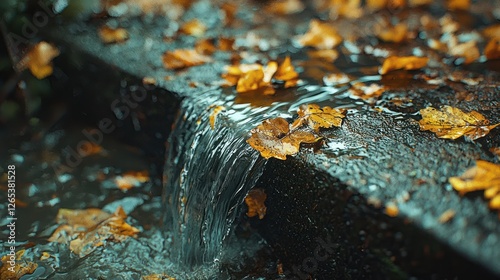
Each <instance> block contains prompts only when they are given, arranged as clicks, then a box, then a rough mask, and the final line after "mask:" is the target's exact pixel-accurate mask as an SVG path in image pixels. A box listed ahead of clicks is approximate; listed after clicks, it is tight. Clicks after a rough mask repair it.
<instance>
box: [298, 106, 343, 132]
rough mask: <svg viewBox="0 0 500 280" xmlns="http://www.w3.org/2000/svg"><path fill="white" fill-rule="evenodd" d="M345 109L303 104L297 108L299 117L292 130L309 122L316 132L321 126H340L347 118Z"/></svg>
mask: <svg viewBox="0 0 500 280" xmlns="http://www.w3.org/2000/svg"><path fill="white" fill-rule="evenodd" d="M345 113H346V110H345V109H332V108H331V107H329V106H325V107H323V108H320V107H319V106H318V105H316V104H307V105H302V106H300V108H299V109H298V110H297V114H298V115H299V117H298V118H297V119H296V120H295V121H294V122H293V124H292V130H293V129H297V128H298V127H300V126H302V125H303V124H307V125H308V126H309V127H310V128H311V129H314V130H315V131H316V132H318V131H319V129H320V128H331V127H333V126H336V127H340V126H341V125H342V119H343V118H345Z"/></svg>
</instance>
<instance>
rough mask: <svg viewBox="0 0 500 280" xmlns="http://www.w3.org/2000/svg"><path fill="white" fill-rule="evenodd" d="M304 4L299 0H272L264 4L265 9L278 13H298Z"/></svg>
mask: <svg viewBox="0 0 500 280" xmlns="http://www.w3.org/2000/svg"><path fill="white" fill-rule="evenodd" d="M304 8H305V6H304V4H303V3H302V1H300V0H274V1H271V3H269V4H268V5H267V6H266V10H267V11H268V12H270V13H273V14H278V15H291V14H296V13H300V12H302V11H303V10H304Z"/></svg>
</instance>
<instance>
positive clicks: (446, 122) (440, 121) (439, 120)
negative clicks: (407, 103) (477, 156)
mask: <svg viewBox="0 0 500 280" xmlns="http://www.w3.org/2000/svg"><path fill="white" fill-rule="evenodd" d="M420 114H421V115H422V119H421V120H420V121H419V124H420V130H430V131H432V132H434V133H436V135H437V136H438V137H439V138H445V139H457V138H460V137H461V136H467V137H468V138H470V139H471V140H476V139H478V138H481V137H483V136H485V135H487V134H488V133H489V132H490V130H492V129H493V128H495V127H497V126H498V125H500V123H498V124H494V125H490V122H489V121H488V120H487V119H486V118H485V117H484V116H483V115H481V114H480V113H478V112H476V111H472V112H470V113H465V112H463V111H462V110H460V109H458V108H455V107H451V106H443V107H442V108H441V110H437V109H435V108H432V107H428V108H425V109H422V110H420Z"/></svg>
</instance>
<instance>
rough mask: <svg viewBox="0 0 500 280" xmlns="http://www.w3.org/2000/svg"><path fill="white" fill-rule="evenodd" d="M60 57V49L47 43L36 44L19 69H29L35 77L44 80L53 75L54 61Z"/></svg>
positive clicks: (21, 62)
mask: <svg viewBox="0 0 500 280" xmlns="http://www.w3.org/2000/svg"><path fill="white" fill-rule="evenodd" d="M57 56H59V49H57V48H56V47H55V46H54V45H52V44H49V43H47V42H44V41H42V42H40V43H38V44H36V45H35V46H34V47H33V48H32V49H31V50H30V51H29V52H28V54H27V55H26V56H25V57H23V58H22V59H21V61H20V62H19V63H18V65H17V68H18V69H19V70H24V69H26V68H29V69H30V71H31V73H32V74H33V76H35V77H36V78H37V79H43V78H46V77H48V76H50V75H52V72H53V70H54V69H53V67H52V60H53V59H54V58H55V57H57Z"/></svg>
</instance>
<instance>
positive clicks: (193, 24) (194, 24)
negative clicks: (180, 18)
mask: <svg viewBox="0 0 500 280" xmlns="http://www.w3.org/2000/svg"><path fill="white" fill-rule="evenodd" d="M206 30H207V27H206V26H205V25H204V24H203V23H202V22H201V21H199V20H197V19H193V20H190V21H188V22H186V23H184V24H183V25H182V26H181V28H180V29H179V31H180V32H181V33H183V34H186V35H192V36H195V37H199V36H201V35H203V34H204V33H205V31H206Z"/></svg>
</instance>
